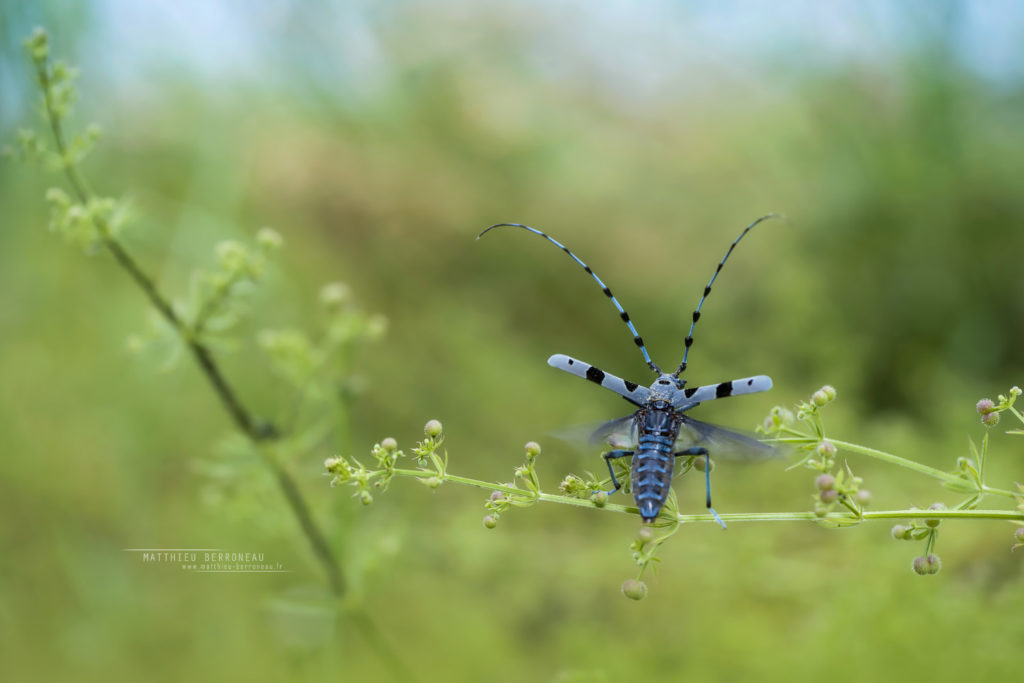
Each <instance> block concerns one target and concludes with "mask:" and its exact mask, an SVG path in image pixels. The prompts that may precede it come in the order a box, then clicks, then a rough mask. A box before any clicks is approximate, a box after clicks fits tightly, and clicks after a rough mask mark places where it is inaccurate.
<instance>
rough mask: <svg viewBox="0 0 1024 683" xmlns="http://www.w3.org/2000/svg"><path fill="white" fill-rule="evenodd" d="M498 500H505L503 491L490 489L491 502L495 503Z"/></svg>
mask: <svg viewBox="0 0 1024 683" xmlns="http://www.w3.org/2000/svg"><path fill="white" fill-rule="evenodd" d="M499 500H505V492H504V491H491V502H492V503H497V502H498V501H499Z"/></svg>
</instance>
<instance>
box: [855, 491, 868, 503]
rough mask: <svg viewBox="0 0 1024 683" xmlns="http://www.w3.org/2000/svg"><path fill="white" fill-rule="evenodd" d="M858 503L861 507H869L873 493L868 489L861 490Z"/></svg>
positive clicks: (858, 492) (858, 494) (858, 493)
mask: <svg viewBox="0 0 1024 683" xmlns="http://www.w3.org/2000/svg"><path fill="white" fill-rule="evenodd" d="M857 502H858V503H860V504H861V505H867V504H868V503H870V502H871V491H868V490H867V489H861V490H860V491H857Z"/></svg>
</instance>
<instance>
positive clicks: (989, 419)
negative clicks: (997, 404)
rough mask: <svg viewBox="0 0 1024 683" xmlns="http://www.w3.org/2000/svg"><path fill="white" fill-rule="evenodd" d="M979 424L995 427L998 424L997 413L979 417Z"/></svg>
mask: <svg viewBox="0 0 1024 683" xmlns="http://www.w3.org/2000/svg"><path fill="white" fill-rule="evenodd" d="M981 424H983V425H985V426H986V427H994V426H996V425H997V424H999V413H998V412H995V411H993V412H991V413H985V414H984V415H982V416H981Z"/></svg>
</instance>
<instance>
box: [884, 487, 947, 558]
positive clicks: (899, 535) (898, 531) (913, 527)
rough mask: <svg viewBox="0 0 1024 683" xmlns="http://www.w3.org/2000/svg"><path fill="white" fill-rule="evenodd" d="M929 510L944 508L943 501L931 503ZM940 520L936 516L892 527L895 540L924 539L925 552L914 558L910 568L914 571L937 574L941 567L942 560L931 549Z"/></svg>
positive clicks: (937, 533)
mask: <svg viewBox="0 0 1024 683" xmlns="http://www.w3.org/2000/svg"><path fill="white" fill-rule="evenodd" d="M928 509H929V510H936V511H940V510H945V509H946V506H945V504H943V503H932V504H931V505H929V506H928ZM941 524H942V520H941V519H939V518H938V517H934V518H927V519H925V520H924V522H916V521H915V522H911V523H910V524H897V525H896V526H894V527H893V528H892V531H891V534H892V537H893V538H894V539H896V540H897V541H925V554H924V555H921V556H920V557H915V558H914V563H913V565H912V568H913V570H914V572H916V573H917V574H920V575H922V576H927V575H929V574H938V573H939V570H940V569H942V560H941V559H940V558H939V556H938V555H936V554H935V553H934V552H932V550H933V549H934V548H935V541H936V540H937V539H938V535H939V525H941Z"/></svg>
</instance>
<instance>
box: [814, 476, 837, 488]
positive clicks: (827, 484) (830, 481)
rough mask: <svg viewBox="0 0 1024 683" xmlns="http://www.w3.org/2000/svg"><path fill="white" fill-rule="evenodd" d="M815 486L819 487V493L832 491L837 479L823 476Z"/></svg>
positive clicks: (817, 480) (815, 481) (816, 480)
mask: <svg viewBox="0 0 1024 683" xmlns="http://www.w3.org/2000/svg"><path fill="white" fill-rule="evenodd" d="M814 485H815V486H817V487H818V490H819V491H830V490H832V489H833V488H834V487H835V485H836V478H835V477H833V476H832V475H831V474H822V475H821V476H819V477H818V478H817V479H815V480H814Z"/></svg>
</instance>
